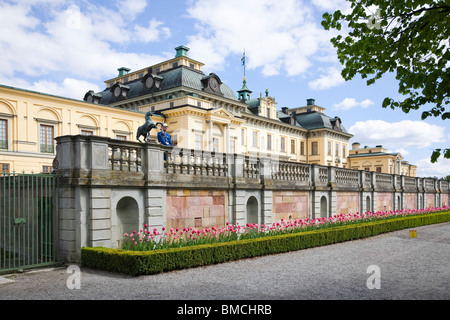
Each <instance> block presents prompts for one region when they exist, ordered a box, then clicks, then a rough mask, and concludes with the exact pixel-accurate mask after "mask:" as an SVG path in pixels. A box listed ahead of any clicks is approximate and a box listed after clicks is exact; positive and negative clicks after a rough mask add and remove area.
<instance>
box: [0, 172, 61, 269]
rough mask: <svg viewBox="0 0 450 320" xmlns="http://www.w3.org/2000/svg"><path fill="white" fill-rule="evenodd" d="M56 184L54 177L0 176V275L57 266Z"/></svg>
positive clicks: (6, 174)
mask: <svg viewBox="0 0 450 320" xmlns="http://www.w3.org/2000/svg"><path fill="white" fill-rule="evenodd" d="M58 182H59V179H58V177H57V176H56V175H54V174H25V173H23V174H17V173H5V172H0V272H4V271H14V270H19V269H24V268H32V267H38V266H44V265H48V264H52V263H54V262H56V256H57V255H56V250H57V246H56V240H57V239H56V235H57V230H58V226H57V222H58Z"/></svg>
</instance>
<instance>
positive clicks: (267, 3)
mask: <svg viewBox="0 0 450 320" xmlns="http://www.w3.org/2000/svg"><path fill="white" fill-rule="evenodd" d="M187 12H188V16H189V17H190V18H192V19H195V21H196V30H197V33H196V34H194V35H191V36H190V37H188V44H187V45H188V46H189V47H190V48H191V52H192V54H193V55H194V54H195V56H196V57H198V59H199V60H200V61H203V62H205V63H206V65H207V66H208V67H209V68H211V69H213V70H224V69H225V68H226V67H227V65H226V58H227V57H228V56H229V55H235V56H236V63H239V59H240V55H242V52H243V50H244V49H245V50H246V56H247V64H246V67H247V68H248V69H256V68H261V72H262V74H263V75H266V76H270V75H277V74H287V75H289V76H295V75H299V74H302V73H305V72H306V71H307V70H308V68H310V67H311V65H312V61H313V60H314V59H315V57H316V56H319V57H320V58H321V59H327V55H330V56H331V55H332V54H335V53H333V52H332V49H331V48H332V46H331V44H330V43H329V39H330V37H331V35H332V32H329V31H325V30H324V29H323V28H322V27H321V26H320V24H318V23H317V22H313V21H312V8H311V5H306V4H305V3H303V2H302V1H298V0H283V1H278V0H246V1H241V0H227V1H220V2H217V1H208V0H197V1H193V2H191V5H190V6H189V7H188V9H187Z"/></svg>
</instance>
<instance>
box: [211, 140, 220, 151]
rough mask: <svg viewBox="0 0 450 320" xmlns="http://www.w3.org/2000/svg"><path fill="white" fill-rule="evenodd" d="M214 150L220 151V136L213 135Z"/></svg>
mask: <svg viewBox="0 0 450 320" xmlns="http://www.w3.org/2000/svg"><path fill="white" fill-rule="evenodd" d="M212 142H213V151H214V152H219V138H214V137H213V141H212Z"/></svg>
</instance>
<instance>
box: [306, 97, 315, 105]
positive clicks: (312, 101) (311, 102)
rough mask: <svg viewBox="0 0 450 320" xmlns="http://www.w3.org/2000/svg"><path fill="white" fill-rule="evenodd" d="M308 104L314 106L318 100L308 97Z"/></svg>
mask: <svg viewBox="0 0 450 320" xmlns="http://www.w3.org/2000/svg"><path fill="white" fill-rule="evenodd" d="M306 105H307V106H314V105H316V100H314V99H306Z"/></svg>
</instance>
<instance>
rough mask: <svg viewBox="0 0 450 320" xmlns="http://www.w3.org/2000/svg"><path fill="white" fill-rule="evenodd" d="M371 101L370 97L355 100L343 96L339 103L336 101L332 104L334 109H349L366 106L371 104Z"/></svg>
mask: <svg viewBox="0 0 450 320" xmlns="http://www.w3.org/2000/svg"><path fill="white" fill-rule="evenodd" d="M373 104H374V103H373V101H371V100H370V99H365V100H363V101H361V102H358V101H356V99H355V98H345V99H344V100H342V101H341V102H339V103H336V104H334V105H333V109H335V110H350V109H353V108H357V107H360V108H364V109H365V108H368V107H370V106H371V105H373Z"/></svg>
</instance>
